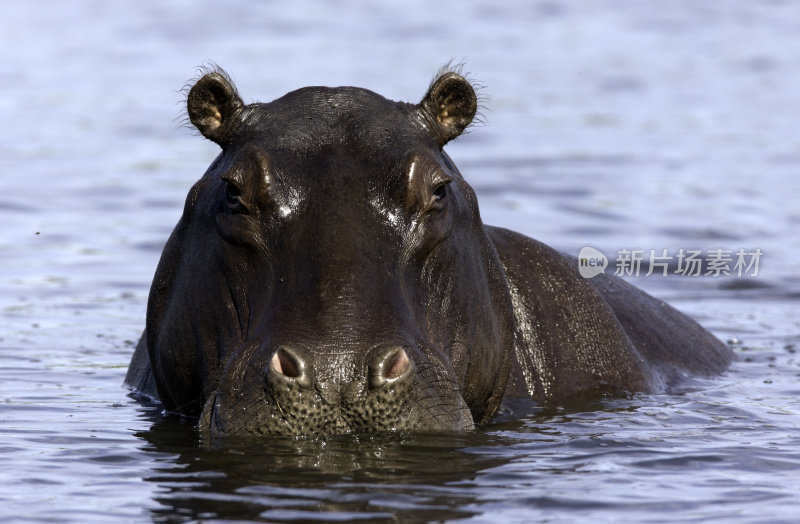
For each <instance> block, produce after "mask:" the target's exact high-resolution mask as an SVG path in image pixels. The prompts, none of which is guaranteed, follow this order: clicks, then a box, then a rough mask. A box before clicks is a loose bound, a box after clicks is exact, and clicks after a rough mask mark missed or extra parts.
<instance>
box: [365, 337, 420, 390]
mask: <svg viewBox="0 0 800 524" xmlns="http://www.w3.org/2000/svg"><path fill="white" fill-rule="evenodd" d="M413 368H414V361H413V360H411V357H409V356H408V353H406V350H405V349H403V348H402V347H400V346H388V347H387V346H384V347H382V348H379V349H377V350H376V351H375V352H374V355H373V357H372V363H371V364H370V366H369V384H370V386H371V387H373V388H379V387H382V386H385V385H386V384H388V383H390V382H391V383H394V382H396V381H407V380H410V377H411V376H412V373H411V370H412V369H413Z"/></svg>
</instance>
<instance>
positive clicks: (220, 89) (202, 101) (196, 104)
mask: <svg viewBox="0 0 800 524" xmlns="http://www.w3.org/2000/svg"><path fill="white" fill-rule="evenodd" d="M186 105H187V109H188V110H189V120H191V122H192V124H194V126H195V127H196V128H197V129H198V130H199V131H200V132H201V133H203V136H204V137H206V138H208V139H209V140H213V141H214V142H216V143H217V144H219V145H220V146H222V147H225V145H226V144H227V142H228V135H229V131H230V124H231V122H233V120H234V118H235V117H236V115H237V114H238V113H239V112H240V111H241V110H242V108H243V107H244V103H243V102H242V99H241V98H239V93H237V92H236V88H235V87H233V84H232V83H231V81H230V79H229V78H228V76H227V75H226V74H225V73H224V72H222V71H214V72H211V73H207V74H206V75H204V76H203V77H202V78H201V79H200V80H198V81H197V83H196V84H195V85H194V86H192V89H191V90H190V91H189V96H188V97H187V100H186Z"/></svg>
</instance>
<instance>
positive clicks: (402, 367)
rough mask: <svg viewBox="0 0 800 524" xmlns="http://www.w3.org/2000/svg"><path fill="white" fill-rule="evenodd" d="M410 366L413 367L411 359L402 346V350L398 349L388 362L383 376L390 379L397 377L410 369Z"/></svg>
mask: <svg viewBox="0 0 800 524" xmlns="http://www.w3.org/2000/svg"><path fill="white" fill-rule="evenodd" d="M409 368H411V359H409V358H408V355H407V354H406V352H405V350H403V348H400V351H396V352H395V353H394V354H393V355H391V356H390V358H389V359H388V361H387V362H386V366H385V367H384V370H383V376H384V377H386V378H387V379H388V380H392V379H393V378H397V377H399V376H400V375H402V374H403V373H405V372H406V371H408V370H409Z"/></svg>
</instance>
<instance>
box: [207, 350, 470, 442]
mask: <svg viewBox="0 0 800 524" xmlns="http://www.w3.org/2000/svg"><path fill="white" fill-rule="evenodd" d="M413 355H417V356H421V355H424V352H423V351H421V350H420V349H419V348H411V347H408V348H404V347H402V346H399V345H388V344H385V345H380V346H377V347H375V348H373V349H372V350H371V351H369V352H368V358H367V359H366V366H365V367H364V368H363V369H360V370H359V372H358V373H357V374H356V376H347V377H346V376H341V374H340V375H339V376H337V374H336V373H330V372H329V371H328V370H330V369H331V367H332V364H333V367H335V366H338V362H341V361H342V355H341V354H340V353H337V354H335V355H330V354H324V353H313V352H311V351H309V350H308V349H305V348H302V347H300V346H289V345H282V346H280V347H278V348H277V350H275V351H274V352H273V353H272V356H271V357H270V358H269V359H268V361H267V363H266V365H262V364H261V363H259V364H253V365H248V366H244V367H241V366H236V370H235V371H233V370H228V373H226V375H225V376H224V377H223V379H222V381H221V382H222V384H223V386H222V387H221V388H220V389H218V390H217V391H216V392H214V393H213V394H212V395H211V396H210V397H209V399H208V401H207V402H206V405H205V407H204V409H203V413H202V415H201V417H200V422H199V428H200V430H201V431H204V432H205V431H207V432H208V435H209V436H211V437H212V438H213V437H218V436H224V435H281V436H295V435H324V434H342V433H361V434H363V433H374V432H381V431H397V430H426V431H437V430H439V431H445V430H446V431H453V430H456V431H463V430H469V429H472V428H473V427H474V424H473V420H472V415H471V413H470V411H469V408H468V407H467V405H466V404H465V403H464V401H463V399H462V397H461V394H460V388H459V387H458V384H456V383H454V382H453V381H452V380H450V379H448V376H451V373H452V370H451V373H447V372H442V373H438V375H439V376H438V377H436V376H432V375H436V374H434V373H432V371H433V370H434V369H435V367H434V366H432V365H430V363H427V364H423V365H417V364H415V361H414V359H413ZM349 356H350V357H352V355H349ZM437 365H441V363H437ZM320 368H323V369H325V370H326V371H325V372H323V373H317V372H316V370H317V369H320Z"/></svg>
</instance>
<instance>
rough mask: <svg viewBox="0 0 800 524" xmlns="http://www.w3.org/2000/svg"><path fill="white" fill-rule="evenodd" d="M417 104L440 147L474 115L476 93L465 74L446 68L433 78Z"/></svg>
mask: <svg viewBox="0 0 800 524" xmlns="http://www.w3.org/2000/svg"><path fill="white" fill-rule="evenodd" d="M418 108H419V110H420V111H422V113H423V114H424V115H425V117H426V121H427V122H428V124H429V128H430V130H431V132H432V133H433V135H434V137H435V138H436V140H437V141H438V142H439V146H440V147H443V146H444V145H445V144H446V143H448V142H449V141H450V140H452V139H454V138H455V137H457V136H458V135H460V134H461V133H462V132H463V131H464V129H466V127H467V126H468V125H469V124H470V122H472V119H473V118H475V112H476V111H477V110H478V96H477V95H476V94H475V89H473V87H472V85H471V84H470V83H469V82H468V81H467V80H466V79H465V78H464V77H462V76H461V75H459V74H457V73H454V72H446V73H444V74H441V75H439V76H438V77H437V78H436V80H434V81H433V84H431V87H430V88H429V89H428V92H427V94H426V95H425V97H424V98H423V99H422V102H420V103H419V106H418Z"/></svg>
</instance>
